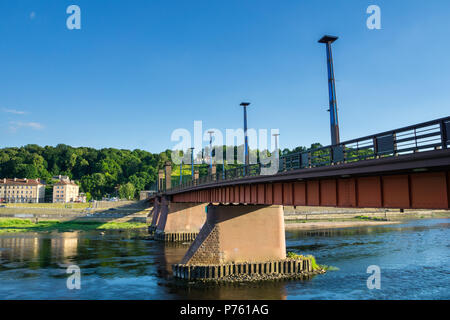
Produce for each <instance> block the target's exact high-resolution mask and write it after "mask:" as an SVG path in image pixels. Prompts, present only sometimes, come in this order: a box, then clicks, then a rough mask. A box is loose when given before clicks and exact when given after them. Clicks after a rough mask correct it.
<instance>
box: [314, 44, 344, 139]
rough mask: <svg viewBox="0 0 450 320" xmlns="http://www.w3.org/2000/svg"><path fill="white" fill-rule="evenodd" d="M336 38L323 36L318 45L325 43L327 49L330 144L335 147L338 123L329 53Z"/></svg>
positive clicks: (331, 62)
mask: <svg viewBox="0 0 450 320" xmlns="http://www.w3.org/2000/svg"><path fill="white" fill-rule="evenodd" d="M337 39H338V37H334V36H323V37H322V38H321V39H320V40H319V43H325V44H326V49H327V67H328V93H329V100H330V126H331V144H332V145H337V144H339V143H340V139H339V121H338V111H337V101H336V84H335V80H334V65H333V54H332V52H331V44H332V43H333V42H335V41H336V40H337Z"/></svg>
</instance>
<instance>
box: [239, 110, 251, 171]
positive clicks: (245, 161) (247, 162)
mask: <svg viewBox="0 0 450 320" xmlns="http://www.w3.org/2000/svg"><path fill="white" fill-rule="evenodd" d="M249 105H250V102H242V103H241V104H240V106H241V107H244V176H245V175H246V173H247V166H248V164H249V162H250V161H249V156H248V137H247V107H248V106H249Z"/></svg>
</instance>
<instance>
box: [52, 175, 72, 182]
mask: <svg viewBox="0 0 450 320" xmlns="http://www.w3.org/2000/svg"><path fill="white" fill-rule="evenodd" d="M52 179H53V180H60V181H61V180H64V181H70V178H69V176H62V175H59V176H54V177H53V178H52Z"/></svg>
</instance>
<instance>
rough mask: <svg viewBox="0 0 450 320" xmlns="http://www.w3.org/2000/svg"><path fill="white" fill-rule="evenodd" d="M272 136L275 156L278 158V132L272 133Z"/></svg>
mask: <svg viewBox="0 0 450 320" xmlns="http://www.w3.org/2000/svg"><path fill="white" fill-rule="evenodd" d="M272 136H274V137H275V152H276V155H277V158H278V156H279V154H280V153H279V151H278V137H279V136H280V134H279V133H274V134H273V135H272Z"/></svg>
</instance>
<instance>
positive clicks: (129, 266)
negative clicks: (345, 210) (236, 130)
mask: <svg viewBox="0 0 450 320" xmlns="http://www.w3.org/2000/svg"><path fill="white" fill-rule="evenodd" d="M449 226H450V224H449V223H448V222H447V220H445V219H441V220H423V221H412V222H407V223H405V224H402V225H387V226H376V227H358V228H346V229H330V230H320V231H319V230H316V231H303V230H299V231H289V232H287V233H286V240H287V242H286V243H287V248H288V251H294V252H297V253H301V254H313V255H315V256H316V258H317V259H318V261H319V263H323V264H327V265H332V266H336V267H339V268H340V270H339V271H337V272H329V273H327V274H325V275H319V276H316V277H314V278H312V279H310V280H303V281H294V282H285V281H281V282H265V283H261V282H260V283H252V284H222V285H206V284H198V283H189V282H187V281H184V280H177V279H174V278H173V276H172V268H171V266H172V264H174V263H177V262H179V261H180V260H181V258H182V257H183V256H184V254H185V252H186V251H187V249H188V247H189V244H164V243H161V242H155V241H151V240H149V239H148V238H147V237H148V235H147V234H146V232H145V231H142V232H141V231H138V232H137V231H127V232H118V231H107V232H106V233H104V234H101V233H99V232H97V231H89V232H65V233H57V232H52V233H24V234H4V235H1V236H0V284H1V285H0V299H178V298H182V299H277V300H279V299H293V298H294V299H311V298H314V299H330V298H337V299H380V298H382V299H393V298H397V299H398V298H411V299H414V298H428V299H429V298H432V299H443V298H449V293H448V292H450V290H448V289H450V284H449V277H448V275H449V274H450V269H449V265H450V264H449V262H450V257H449V251H448V248H449V244H448V243H449V240H450V239H449V233H448V228H449ZM72 264H75V265H78V266H79V267H80V268H81V272H82V289H81V290H68V289H67V288H66V279H67V274H66V273H65V271H66V268H67V266H69V265H72ZM371 264H377V265H380V267H381V268H382V272H383V279H384V280H383V282H382V283H383V285H382V289H383V290H379V291H368V290H367V288H366V286H365V281H366V279H367V274H366V268H367V266H368V265H371Z"/></svg>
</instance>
